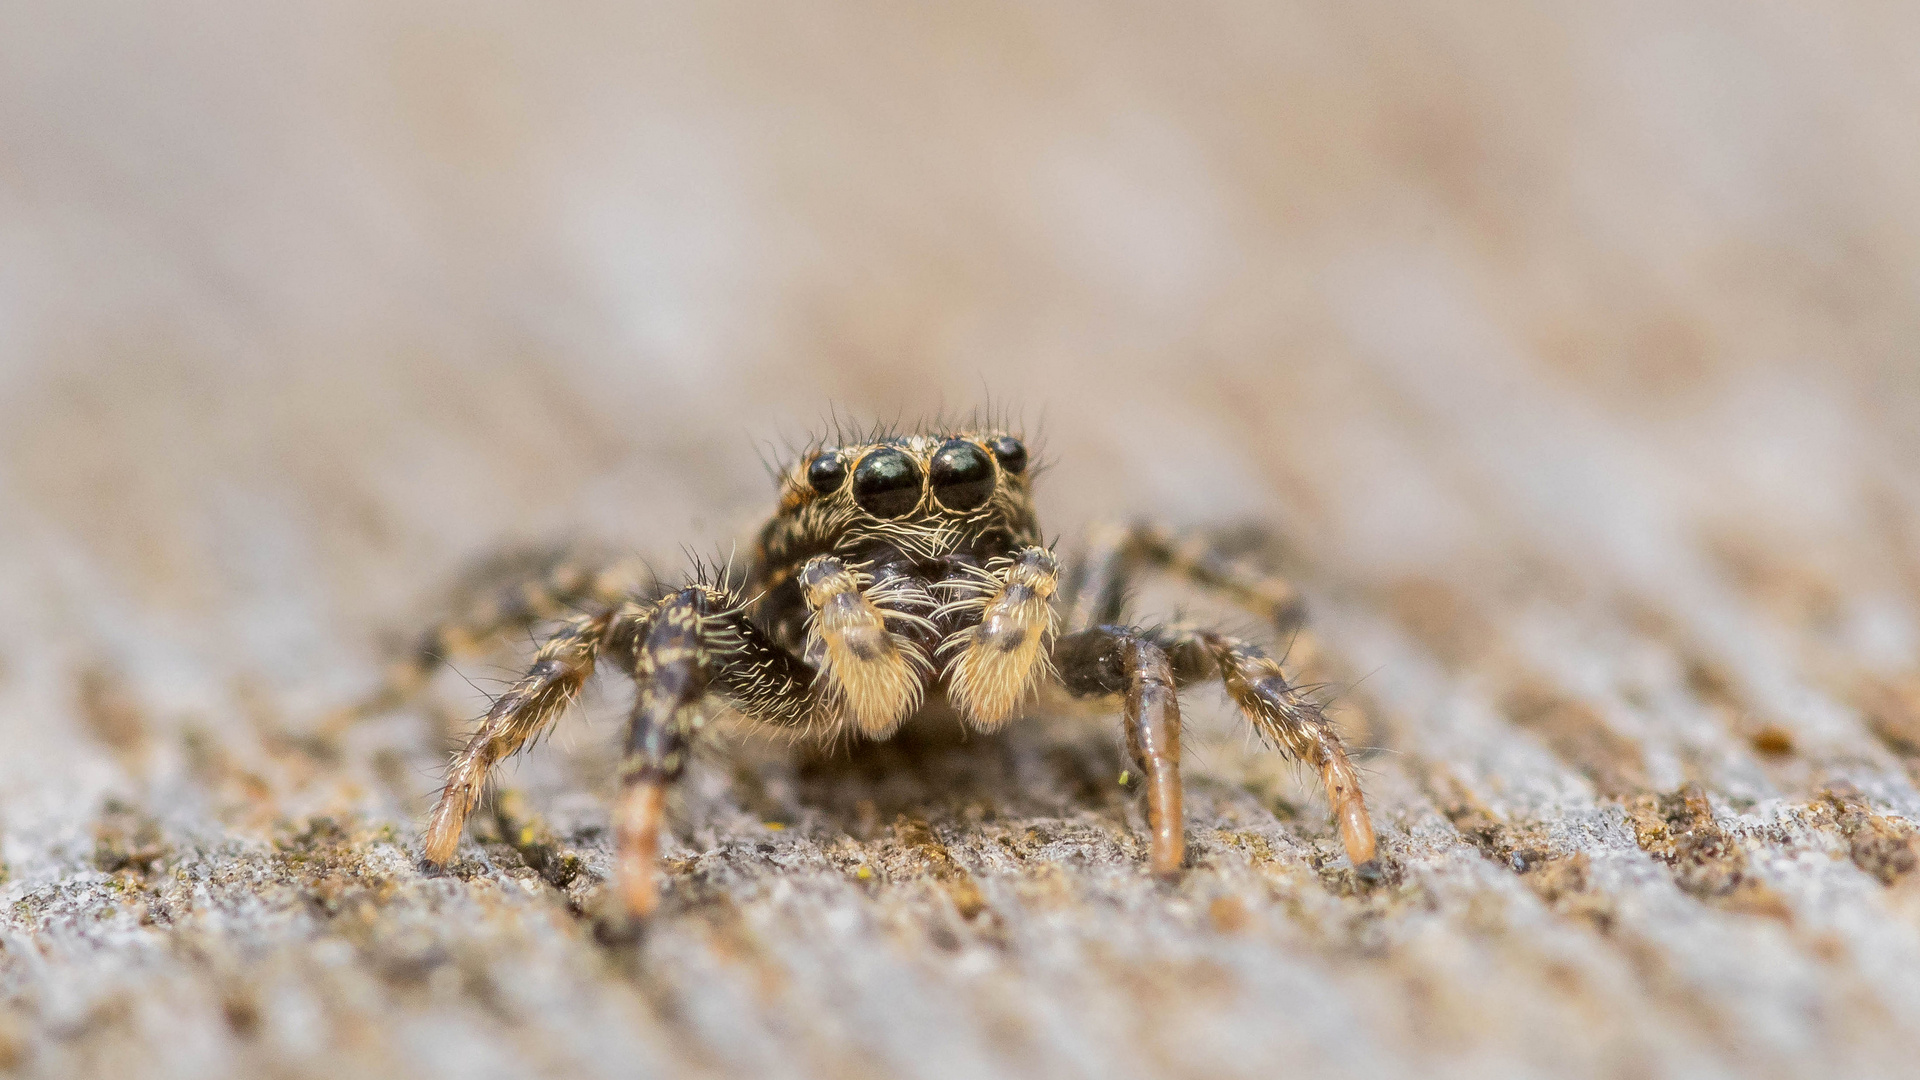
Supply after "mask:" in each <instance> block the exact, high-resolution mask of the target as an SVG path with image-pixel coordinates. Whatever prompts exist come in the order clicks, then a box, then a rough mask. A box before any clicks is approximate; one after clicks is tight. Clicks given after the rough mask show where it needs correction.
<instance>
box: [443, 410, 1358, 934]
mask: <svg viewBox="0 0 1920 1080" xmlns="http://www.w3.org/2000/svg"><path fill="white" fill-rule="evenodd" d="M780 488H781V491H780V507H779V510H778V512H777V513H775V515H774V517H773V519H772V520H771V521H769V522H768V523H767V524H766V526H765V527H764V528H763V529H762V530H761V533H760V537H759V542H758V544H757V545H756V549H755V551H754V557H753V559H752V561H751V563H750V564H748V565H746V566H744V567H742V568H740V569H738V570H730V571H722V572H710V571H702V572H700V573H698V574H696V576H695V579H694V580H693V581H692V582H690V583H688V584H686V585H683V586H680V587H667V586H663V585H660V584H658V583H655V582H652V581H651V580H650V578H649V577H648V576H647V575H643V574H634V573H631V572H629V571H628V570H627V569H625V568H623V567H620V566H617V565H613V564H609V565H605V566H599V567H594V566H588V565H583V564H581V563H579V562H577V561H569V560H566V559H560V560H556V561H554V562H552V563H551V564H548V565H545V566H541V567H538V568H533V571H534V572H532V573H527V572H526V571H527V569H528V568H520V570H519V571H517V572H518V573H519V574H520V575H521V576H520V580H515V581H510V582H508V583H507V585H506V587H505V588H501V589H495V590H493V591H492V592H491V593H490V594H489V595H491V596H492V597H493V599H492V600H490V601H487V602H483V603H481V604H479V605H478V606H476V607H475V608H474V609H473V610H472V611H470V612H468V613H467V614H466V616H465V617H464V618H462V619H458V620H454V621H452V622H449V623H448V624H447V625H445V626H443V627H441V628H439V629H437V630H435V631H434V632H432V633H431V634H429V635H428V636H427V637H426V638H425V639H424V640H423V642H422V645H421V647H420V649H419V650H418V651H417V652H416V654H415V656H414V660H413V666H414V669H415V670H414V671H413V672H412V679H411V681H412V682H414V683H415V684H417V683H418V682H419V681H420V679H421V677H422V676H424V675H425V674H426V673H427V672H428V671H429V670H430V669H431V667H432V666H433V665H434V664H435V663H437V662H438V660H439V658H441V657H443V656H445V655H446V654H447V652H448V651H449V649H450V648H452V647H454V646H456V645H458V644H459V643H461V642H467V643H471V642H473V641H475V640H476V639H482V638H486V637H489V636H497V635H499V634H501V633H502V632H504V631H506V630H508V629H511V628H514V627H524V626H528V625H531V624H533V623H535V622H537V621H539V620H541V619H543V618H546V617H550V616H553V615H556V614H561V613H565V612H572V614H571V615H568V616H567V617H566V618H565V619H564V620H563V621H562V622H561V624H560V626H559V628H558V629H557V630H556V631H555V632H554V633H553V634H552V635H551V636H550V637H548V638H547V639H546V640H545V642H544V643H543V644H542V645H541V646H540V649H539V653H538V654H537V655H536V656H535V658H534V661H533V664H532V666H531V667H530V668H529V669H528V671H527V673H526V674H525V675H524V676H522V677H521V678H520V679H519V680H518V681H516V682H515V683H514V684H513V686H512V687H511V688H510V689H509V690H508V691H507V692H506V693H504V694H502V695H501V696H500V698H499V699H498V700H497V701H495V702H494V705H493V707H492V709H491V710H490V711H489V712H488V713H487V716H486V719H485V720H484V722H482V724H481V725H480V728H479V730H478V731H477V732H475V733H474V735H473V737H472V738H471V739H470V740H469V741H468V743H467V744H466V746H465V748H464V749H462V750H461V751H460V752H459V753H457V754H456V755H455V756H454V759H453V763H452V766H451V769H450V771H449V773H448V776H447V783H446V787H445V789H444V790H443V791H442V793H441V796H440V801H439V805H438V806H437V807H436V808H435V809H434V812H433V817H432V821H431V824H430V825H429V827H428V832H427V838H426V846H425V855H426V858H427V859H428V860H429V861H430V862H433V863H438V864H444V863H446V862H448V861H449V860H451V859H452V858H453V855H454V851H455V849H456V847H457V845H458V843H459V839H460V832H461V828H462V826H463V823H464V822H465V821H466V818H467V815H468V813H469V812H470V811H471V810H472V809H473V807H474V805H475V803H476V802H477V801H478V800H479V798H480V794H481V792H482V790H483V789H484V786H485V784H486V781H487V778H488V774H489V772H490V771H491V770H492V769H493V767H494V766H495V765H497V764H498V763H499V762H500V761H501V760H502V759H503V758H505V757H507V756H508V755H510V754H512V753H514V752H515V751H517V750H519V749H520V748H521V747H522V746H524V745H526V744H527V742H528V741H529V740H530V739H532V738H533V737H535V736H536V735H538V734H539V733H540V732H541V731H543V730H545V729H546V728H547V727H548V726H549V725H550V724H552V723H553V722H554V721H555V720H556V719H557V718H558V717H559V715H560V714H561V712H562V711H564V710H565V709H566V707H567V706H568V705H569V704H570V703H571V702H572V701H573V700H574V698H575V696H576V695H577V694H578V692H579V690H580V687H581V685H582V684H583V683H584V682H585V681H586V679H587V678H588V676H589V675H591V674H592V672H593V669H594V667H595V665H596V664H599V663H611V664H613V665H614V666H616V667H618V668H619V669H620V670H622V671H624V672H627V673H629V674H631V675H632V677H633V680H634V682H635V684H636V685H637V687H638V691H637V695H636V700H635V703H634V707H633V714H632V721H631V724H630V727H629V734H628V739H627V749H626V760H625V764H624V767H623V769H622V773H621V778H622V790H621V795H620V799H619V802H618V806H617V809H616V812H615V815H614V826H615V834H616V847H617V852H618V861H617V866H618V869H617V880H616V888H617V889H618V892H619V896H620V898H621V900H622V902H623V905H624V907H625V908H626V910H627V911H629V912H631V913H633V914H635V915H644V914H646V913H647V912H648V911H650V910H652V908H653V907H654V905H655V903H656V898H657V891H656V885H655V881H654V875H655V870H656V868H655V862H656V856H657V852H658V850H659V834H660V829H661V824H662V816H663V813H664V807H665V792H666V788H667V786H668V785H670V784H672V783H673V782H674V781H675V780H677V779H678V778H679V777H680V775H681V773H682V771H683V770H684V768H685V766H686V762H687V752H688V747H689V744H690V743H691V742H692V741H693V740H694V739H695V738H696V737H697V736H698V734H699V732H700V730H701V727H702V725H703V721H704V718H705V715H706V714H705V711H704V706H705V703H706V702H707V699H708V698H710V697H713V698H718V699H720V700H721V701H723V702H724V703H725V704H726V705H727V706H729V707H731V708H732V709H733V710H734V711H736V712H738V713H739V714H740V715H742V716H744V717H746V718H747V719H748V720H751V721H755V722H758V723H762V724H768V725H772V726H775V727H779V728H785V729H788V730H792V731H796V732H804V733H813V734H819V735H822V736H828V737H831V736H834V735H842V734H853V735H860V736H864V737H867V738H873V739H884V738H887V737H889V736H891V735H892V734H893V733H894V732H895V731H896V730H897V729H898V728H899V727H900V724H901V723H902V722H903V721H905V720H906V719H907V718H908V717H910V716H912V715H913V714H914V713H915V712H917V711H918V710H919V709H921V708H922V706H923V705H924V704H925V703H926V701H927V699H928V696H929V695H932V694H938V695H944V697H945V699H946V701H947V703H948V704H949V705H950V706H951V707H952V709H953V711H954V712H955V713H956V714H957V715H958V716H959V718H960V720H961V722H963V723H965V724H968V725H970V726H972V727H973V728H976V729H978V730H981V731H992V730H995V729H997V728H999V727H1000V726H1001V725H1003V724H1005V723H1007V722H1008V721H1009V720H1011V719H1013V718H1014V717H1015V716H1017V715H1018V714H1019V713H1020V711H1021V709H1022V708H1023V707H1024V706H1025V705H1026V704H1027V703H1028V702H1029V701H1030V699H1031V698H1032V696H1033V694H1034V692H1035V691H1036V689H1037V688H1038V687H1040V686H1041V685H1042V684H1043V683H1054V684H1057V685H1058V686H1059V687H1061V688H1063V689H1064V690H1065V691H1066V692H1067V693H1069V694H1071V695H1073V696H1076V697H1082V698H1113V699H1116V703H1117V708H1118V711H1119V712H1120V714H1121V715H1122V717H1123V725H1124V731H1125V736H1126V744H1127V749H1128V752H1129V753H1130V755H1131V756H1132V758H1133V761H1134V764H1135V766H1136V767H1137V768H1138V769H1139V772H1140V776H1141V780H1142V786H1143V787H1144V790H1145V794H1146V800H1147V820H1148V824H1149V828H1150V829H1151V832H1152V837H1151V854H1150V857H1149V862H1150V866H1151V869H1152V871H1153V872H1154V873H1155V874H1157V875H1161V876H1171V875H1175V874H1177V873H1178V872H1179V870H1180V866H1181V863H1182V860H1183V858H1184V854H1185V841H1184V838H1183V836H1182V832H1181V825H1182V812H1181V788H1180V773H1179V762H1180V706H1179V700H1178V697H1177V693H1178V691H1179V690H1180V689H1181V688H1183V687H1185V686H1187V685H1190V684H1192V683H1195V682H1200V681H1205V680H1210V679H1217V680H1219V681H1220V682H1221V683H1222V684H1223V685H1224V686H1225V688H1226V691H1227V694H1228V695H1229V696H1230V697H1231V698H1232V700H1233V701H1234V702H1235V703H1236V704H1237V705H1238V706H1239V708H1240V710H1241V711H1242V712H1243V713H1244V714H1245V716H1246V718H1247V720H1248V722H1249V723H1251V724H1252V725H1253V727H1254V728H1255V730H1257V731H1258V732H1259V733H1260V734H1261V735H1262V736H1263V737H1264V738H1265V739H1266V740H1267V741H1268V742H1269V743H1270V744H1272V745H1273V746H1275V747H1277V748H1279V749H1280V750H1283V751H1285V752H1286V753H1289V754H1291V755H1292V756H1294V757H1295V758H1297V759H1299V760H1301V761H1303V762H1305V763H1306V764H1308V765H1310V766H1311V767H1313V768H1314V769H1315V770H1317V771H1318V773H1319V775H1320V778H1321V780H1322V782H1323V783H1324V785H1325V787H1326V792H1327V797H1328V800H1329V802H1330V803H1331V806H1332V811H1333V815H1334V818H1335V820H1336V821H1337V822H1338V824H1339V829H1340V835H1341V838H1342V840H1343V841H1344V843H1345V845H1346V849H1347V854H1348V855H1349V856H1350V857H1351V858H1352V860H1353V861H1354V863H1355V864H1356V865H1359V864H1364V863H1366V862H1368V861H1369V860H1371V859H1372V858H1373V853H1374V837H1373V828H1372V825H1371V824H1370V823H1369V820H1368V817H1367V809H1366V803H1365V801H1364V799H1363V797H1362V795H1361V792H1360V785H1359V782H1358V779H1357V777H1356V776H1355V773H1354V769H1353V766H1352V764H1351V763H1350V762H1349V761H1348V758H1347V753H1346V750H1345V749H1344V748H1343V747H1342V745H1341V742H1340V738H1339V736H1338V734H1337V733H1336V732H1335V731H1334V729H1333V727H1332V725H1331V724H1329V723H1328V721H1327V719H1326V717H1325V716H1324V715H1323V714H1322V712H1321V710H1320V708H1319V707H1318V706H1317V705H1316V704H1315V703H1314V702H1313V701H1312V700H1310V699H1309V698H1307V697H1305V696H1303V695H1302V694H1300V693H1299V692H1298V691H1297V690H1296V689H1295V687H1294V686H1293V685H1292V684H1291V683H1290V682H1289V681H1288V679H1287V678H1286V676H1285V675H1284V674H1283V673H1282V671H1281V667H1280V664H1279V663H1278V662H1277V661H1276V660H1275V659H1274V658H1273V657H1272V656H1270V655H1269V654H1268V653H1267V652H1266V651H1265V650H1263V649H1262V648H1260V647H1259V646H1257V645H1255V644H1252V643H1249V642H1247V641H1244V640H1241V639H1238V638H1235V637H1230V636H1227V635H1225V634H1221V633H1216V632H1213V631H1210V630H1205V629H1199V628H1194V627H1190V626H1185V625H1177V624H1170V625H1154V626H1138V625H1133V624H1130V623H1127V622H1123V621H1122V619H1123V605H1124V596H1125V592H1126V587H1127V584H1128V581H1129V579H1130V578H1131V577H1132V575H1134V574H1135V573H1136V572H1138V571H1139V570H1141V569H1143V568H1150V567H1158V568H1161V569H1165V570H1169V571H1172V572H1175V573H1180V574H1184V575H1185V576H1186V577H1188V578H1189V579H1191V580H1193V581H1195V582H1196V583H1199V584H1201V585H1205V586H1208V587H1212V588H1216V589H1220V590H1222V591H1224V592H1225V593H1226V594H1227V595H1228V596H1230V597H1231V598H1233V599H1235V600H1238V601H1239V602H1241V603H1243V604H1246V605H1248V606H1250V607H1252V608H1254V609H1255V610H1257V611H1259V612H1260V613H1262V614H1263V615H1265V616H1266V617H1267V618H1268V619H1269V620H1270V621H1271V622H1272V623H1273V624H1274V625H1275V626H1276V627H1277V628H1279V629H1282V630H1285V629H1290V628H1291V627H1292V626H1293V625H1294V624H1296V623H1297V621H1298V612H1299V605H1298V601H1297V598H1296V596H1295V594H1294V593H1293V591H1292V590H1291V589H1290V588H1288V587H1287V586H1286V585H1285V583H1284V582H1281V581H1280V580H1278V579H1276V578H1272V577H1270V576H1266V575H1263V574H1260V573H1258V572H1255V571H1252V570H1249V569H1247V568H1245V567H1243V566H1241V565H1240V564H1238V563H1236V562H1234V561H1232V560H1229V559H1226V558H1225V557H1223V556H1221V555H1220V554H1218V553H1217V552H1214V551H1213V550H1211V549H1210V548H1209V547H1208V546H1207V545H1206V544H1204V543H1181V542H1179V541H1177V540H1176V539H1175V538H1173V537H1171V536H1169V535H1168V534H1166V533H1165V532H1163V531H1161V530H1159V529H1156V528H1153V527H1150V526H1132V527H1109V528H1103V529H1098V530H1095V531H1094V533H1093V534H1092V535H1091V536H1090V537H1089V540H1088V543H1087V545H1086V547H1085V550H1084V551H1083V552H1081V558H1080V560H1079V561H1078V563H1077V564H1076V566H1075V567H1074V569H1073V570H1072V571H1071V572H1069V573H1063V571H1062V568H1061V562H1060V559H1059V558H1058V557H1057V556H1056V555H1055V553H1054V551H1053V549H1052V548H1050V547H1049V546H1048V545H1047V544H1046V543H1045V541H1044V540H1043V538H1042V536H1041V533H1040V528H1039V525H1038V523H1037V521H1036V520H1035V517H1034V510H1033V500H1032V495H1031V474H1030V471H1029V468H1028V455H1027V448H1026V446H1025V445H1024V444H1023V443H1022V441H1021V440H1020V439H1019V438H1018V437H1017V436H1015V435H1014V434H1011V433H1009V432H1006V431H1001V430H967V431H953V432H939V433H918V434H911V435H875V436H873V437H870V438H866V439H863V440H857V441H853V442H849V443H847V444H844V445H838V446H822V447H817V448H815V449H813V450H811V451H809V452H808V453H806V454H804V455H802V456H801V457H800V459H799V460H797V461H795V462H794V463H793V464H792V465H791V466H790V467H788V468H787V469H786V470H785V472H784V473H783V474H782V476H781V479H780ZM496 576H503V575H498V574H496ZM504 576H509V577H510V576H512V575H504Z"/></svg>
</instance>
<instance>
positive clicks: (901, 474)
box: [853, 447, 920, 518]
mask: <svg viewBox="0 0 1920 1080" xmlns="http://www.w3.org/2000/svg"><path fill="white" fill-rule="evenodd" d="M853 501H854V502H856V503H859V504H860V509H862V510H865V511H866V512H867V513H869V514H872V515H873V516H874V517H881V518H891V517H899V516H900V515H902V514H904V513H906V512H907V511H909V510H912V509H913V508H914V507H915V506H918V505H919V504H920V466H919V464H917V463H916V462H915V461H914V460H913V458H911V457H908V456H907V454H906V453H905V452H903V451H900V450H895V449H893V448H892V447H883V448H881V449H879V450H875V451H874V452H872V453H870V454H868V455H867V456H866V457H863V458H861V459H860V464H859V465H856V466H854V470H853Z"/></svg>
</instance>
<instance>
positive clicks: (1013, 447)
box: [987, 435, 1027, 476]
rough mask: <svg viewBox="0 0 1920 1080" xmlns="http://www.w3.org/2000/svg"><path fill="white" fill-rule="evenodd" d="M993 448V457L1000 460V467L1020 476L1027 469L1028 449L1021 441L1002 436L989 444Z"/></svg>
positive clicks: (1009, 436)
mask: <svg viewBox="0 0 1920 1080" xmlns="http://www.w3.org/2000/svg"><path fill="white" fill-rule="evenodd" d="M987 445H988V446H991V447H993V456H994V457H997V458H999V459H1000V467H1001V468H1003V469H1005V470H1007V471H1008V472H1010V473H1012V474H1013V475H1015V476H1019V475H1020V474H1021V473H1022V472H1024V471H1025V470H1026V467H1027V448H1026V446H1024V445H1023V444H1022V443H1021V442H1020V440H1019V439H1016V438H1014V437H1013V436H1011V435H1002V436H1000V437H999V438H997V439H995V440H993V441H992V442H990V443H988V444H987Z"/></svg>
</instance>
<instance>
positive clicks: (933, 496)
mask: <svg viewBox="0 0 1920 1080" xmlns="http://www.w3.org/2000/svg"><path fill="white" fill-rule="evenodd" d="M1027 467H1028V460H1027V447H1026V444H1025V443H1023V442H1021V441H1020V439H1019V438H1017V437H1016V436H1014V435H1011V434H1009V433H1007V432H1005V431H999V430H976V431H960V432H941V433H932V434H926V433H923V434H914V435H903V436H896V437H891V438H882V439H877V440H874V441H871V442H862V443H852V444H848V445H843V446H822V447H818V448H816V449H814V450H812V451H810V452H808V453H807V454H805V455H803V456H801V458H800V459H799V460H798V461H796V462H795V463H794V464H793V466H792V467H791V468H789V469H788V470H787V472H786V474H785V476H784V477H783V478H782V485H781V486H782V491H781V499H780V516H781V517H783V518H788V519H805V520H808V521H809V522H810V523H812V524H814V526H815V527H816V528H818V529H820V530H823V531H824V530H835V531H840V532H843V533H845V534H847V535H859V534H876V533H877V534H889V535H894V536H901V535H903V534H910V533H911V534H923V535H925V536H926V538H927V539H928V541H929V542H930V543H932V544H933V545H934V546H942V547H944V546H949V545H948V544H947V543H946V542H945V540H944V538H947V537H959V536H968V535H979V534H980V533H982V532H986V531H988V530H992V529H995V528H996V527H998V528H1002V529H1008V530H1016V531H1022V532H1024V531H1026V529H1028V528H1030V527H1031V522H1032V519H1033V509H1032V497H1031V494H1030V490H1029V486H1028V468H1027Z"/></svg>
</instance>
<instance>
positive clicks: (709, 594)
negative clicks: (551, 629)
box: [614, 585, 814, 917]
mask: <svg viewBox="0 0 1920 1080" xmlns="http://www.w3.org/2000/svg"><path fill="white" fill-rule="evenodd" d="M633 671H634V679H635V681H636V683H637V684H638V686H639V692H638V695H637V696H636V698H635V700H634V705H633V716H632V720H631V724H630V726H629V728H628V735H627V754H626V760H625V762H624V764H623V766H622V768H621V789H622V790H621V794H620V800H619V804H618V806H617V807H616V809H615V811H614V845H615V851H616V856H615V857H616V871H615V888H616V889H617V891H618V894H619V897H620V901H621V906H622V907H623V908H624V909H625V910H626V912H627V913H628V914H629V915H632V916H635V917H641V916H645V915H647V914H648V913H650V912H651V911H652V910H653V909H654V907H655V905H656V904H657V903H658V902H659V891H658V888H657V886H656V885H655V883H654V869H655V864H656V863H657V862H658V860H659V854H660V828H661V824H662V821H663V819H664V817H665V811H666V795H667V786H668V785H669V784H672V783H673V782H674V781H675V780H678V779H679V778H680V775H681V773H682V772H683V771H684V770H685V769H686V759H687V748H688V744H689V743H690V742H691V741H692V739H693V737H694V735H695V734H696V733H697V732H698V731H699V730H700V727H701V724H702V722H703V716H702V713H701V710H700V704H701V701H702V699H703V698H705V697H706V695H707V694H708V693H709V692H710V691H712V692H718V693H720V694H722V695H724V696H725V697H726V698H727V700H728V702H729V703H730V704H731V705H732V706H733V707H734V708H735V709H737V710H739V711H740V712H741V713H742V714H743V715H745V716H747V717H748V718H750V719H753V720H758V721H761V722H763V723H771V724H778V725H782V726H792V725H796V724H801V723H804V722H806V720H807V719H808V717H809V716H811V714H812V711H813V707H814V698H813V694H812V690H811V684H812V681H813V670H812V669H811V668H809V667H808V666H807V665H806V664H805V663H804V662H803V661H801V660H800V658H798V657H796V656H794V655H792V654H791V653H789V652H787V651H786V650H784V649H781V648H780V647H779V646H778V645H776V644H774V643H773V641H772V640H771V639H769V638H768V637H767V636H766V635H765V634H764V633H762V632H761V631H760V629H759V628H758V627H757V626H755V625H754V624H753V623H752V622H751V621H750V620H749V619H748V618H747V617H746V615H745V614H744V613H743V612H742V611H741V604H740V603H739V600H738V598H737V597H735V596H734V595H733V594H732V593H731V592H730V591H728V590H726V589H722V588H717V587H712V586H705V585H695V586H691V587H689V588H686V589H682V590H681V591H679V592H676V593H674V594H672V595H670V596H668V597H667V598H666V599H664V600H662V601H661V602H660V603H659V605H658V606H657V607H655V608H654V609H653V611H652V613H651V615H650V617H649V618H648V620H647V624H646V629H645V633H644V634H643V635H642V636H640V637H639V638H638V640H637V642H636V648H635V653H634V668H633Z"/></svg>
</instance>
